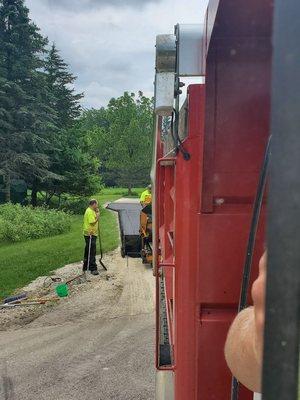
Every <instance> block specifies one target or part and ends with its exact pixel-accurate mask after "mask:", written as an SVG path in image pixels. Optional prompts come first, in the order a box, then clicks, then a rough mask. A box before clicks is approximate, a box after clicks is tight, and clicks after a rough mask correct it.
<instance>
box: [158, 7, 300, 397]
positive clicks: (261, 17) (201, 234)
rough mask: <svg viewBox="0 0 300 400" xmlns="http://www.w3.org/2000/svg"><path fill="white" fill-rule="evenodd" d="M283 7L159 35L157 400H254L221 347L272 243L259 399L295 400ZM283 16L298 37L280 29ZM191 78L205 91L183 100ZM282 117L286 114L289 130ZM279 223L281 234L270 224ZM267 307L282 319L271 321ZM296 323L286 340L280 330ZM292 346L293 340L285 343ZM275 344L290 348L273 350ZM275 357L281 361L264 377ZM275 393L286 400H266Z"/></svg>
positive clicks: (243, 11)
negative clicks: (284, 287)
mask: <svg viewBox="0 0 300 400" xmlns="http://www.w3.org/2000/svg"><path fill="white" fill-rule="evenodd" d="M281 3H282V2H280V1H278V4H276V7H277V8H276V7H275V11H274V2H273V1H272V0H251V1H249V0H247V1H246V0H220V1H218V0H211V1H210V2H209V5H208V9H207V13H206V16H205V19H204V21H203V22H204V23H203V25H200V24H199V25H177V26H176V27H175V33H174V34H164V35H159V36H157V42H156V75H155V113H156V134H155V155H154V165H153V171H152V179H153V186H154V204H153V230H154V234H153V250H154V257H153V267H154V274H155V277H156V368H157V379H156V400H230V399H233V400H236V399H238V398H239V399H240V400H250V399H253V396H254V394H253V393H252V392H250V391H248V390H247V389H246V388H244V387H243V386H242V385H239V384H238V383H237V382H236V381H234V380H233V378H232V376H231V374H230V371H229V369H228V368H227V366H226V363H225V359H224V343H225V339H226V335H227V332H228V329H229V326H230V324H231V322H232V320H233V318H234V317H235V316H236V314H237V312H238V310H239V308H241V304H242V303H243V305H242V306H243V307H244V306H247V305H248V304H251V298H250V295H249V288H250V287H251V283H252V281H253V279H255V278H256V276H257V267H258V261H259V258H260V256H261V255H262V253H263V249H264V246H265V245H266V242H268V248H269V260H270V265H271V267H273V272H272V277H271V278H269V282H268V307H269V308H268V310H267V330H266V340H268V343H269V344H268V349H267V350H266V355H265V357H266V359H265V373H264V390H265V392H264V396H265V397H264V398H265V399H267V400H275V399H276V400H277V399H280V400H282V399H286V400H287V399H289V400H296V399H297V397H295V396H296V391H295V388H296V386H297V383H296V381H297V378H296V375H297V368H298V361H296V359H297V360H298V358H297V355H298V354H299V347H297V346H299V267H298V270H296V265H297V262H298V266H299V262H300V254H299V252H300V250H299V245H298V248H297V246H296V245H295V243H296V242H297V240H298V244H299V232H300V230H299V228H300V226H299V220H300V210H299V204H300V180H299V177H298V178H297V174H298V172H299V167H300V166H299V157H298V159H297V157H296V150H295V149H300V139H299V138H300V134H299V133H298V139H297V137H296V136H297V135H296V134H295V132H297V129H298V132H300V122H299V114H300V113H299V112H298V116H297V111H296V109H295V106H294V105H293V104H292V102H291V98H290V97H289V94H290V93H297V92H296V87H297V90H298V97H297V99H298V105H299V93H300V85H299V76H297V73H296V68H295V67H296V66H297V65H298V66H299V54H300V52H299V44H298V42H297V41H296V40H295V38H294V37H293V32H294V35H295V34H296V32H298V33H299V27H298V25H297V24H299V19H298V17H299V13H300V4H298V3H297V2H295V1H292V0H288V1H287V2H284V4H285V5H284V6H283V4H281ZM288 3H289V4H288ZM291 10H294V15H293V16H292V15H291V13H290V11H291ZM292 14H293V13H292ZM274 15H275V18H274ZM290 18H292V20H291V21H290V23H291V24H292V25H293V27H294V28H295V26H296V28H295V29H294V30H292V29H287V28H284V24H285V23H287V20H288V19H290ZM274 21H275V22H274ZM292 21H294V22H292ZM296 21H298V23H296ZM273 26H274V36H273ZM283 38H285V40H288V43H289V44H288V45H287V44H286V45H287V46H289V50H290V53H289V55H290V57H291V58H290V59H288V55H286V54H285V52H284V43H287V42H284V41H283ZM298 38H299V37H298ZM272 43H273V44H274V47H273V45H272ZM273 48H275V50H274V51H273ZM291 52H294V53H291ZM297 57H298V58H297ZM293 63H294V64H293ZM272 71H273V74H274V75H273V83H272ZM288 71H289V73H290V75H288ZM298 72H300V70H299V71H298ZM280 74H283V75H282V76H284V77H285V79H286V81H285V84H282V83H281V82H280V80H279V79H278V78H279V76H280ZM298 75H299V74H298ZM185 77H198V78H200V82H201V83H198V84H192V85H190V86H188V88H187V95H186V98H185V99H182V97H183V96H182V88H183V83H182V81H183V79H184V78H185ZM292 78H293V79H294V85H296V86H295V87H293V84H292V82H291V79H292ZM280 85H282V86H281V89H280ZM285 85H286V86H285ZM281 90H282V92H281ZM280 92H281V93H282V94H281V93H280ZM272 93H273V103H272V104H273V107H272V113H271V100H272ZM284 93H285V94H286V95H287V96H286V97H285V99H283V98H282V95H283V94H284ZM295 96H296V94H295ZM292 98H293V96H292ZM283 100H284V101H283ZM294 100H295V98H294ZM287 104H288V105H289V106H290V107H291V108H287ZM283 109H286V110H288V109H289V110H290V115H289V116H288V117H289V119H287V117H286V116H285V114H284V113H283ZM278 114H280V115H281V119H280V124H279V125H280V126H279V125H278V123H277V122H278V120H279V117H278ZM274 121H277V122H274ZM283 130H285V136H283V135H282V132H283ZM271 132H272V134H273V136H274V137H273V139H272V140H273V142H274V143H272V144H271V146H272V149H273V153H274V154H272V157H273V160H272V165H271V178H269V173H268V165H267V163H268V159H269V155H270V148H269V138H270V133H271ZM295 146H296V147H295ZM282 160H286V161H285V165H284V163H283V161H282ZM288 165H289V166H291V168H290V174H289V175H287V170H286V168H287V166H288ZM279 166H281V169H280V170H279ZM297 171H298V172H297ZM267 179H270V180H271V188H270V194H268V195H267V194H266V191H267V190H266V180H267ZM268 182H269V181H268ZM268 182H267V186H268V185H269V184H268ZM278 182H280V184H281V185H279V184H278ZM289 183H290V185H291V186H290V188H291V190H293V194H291V196H287V192H288V190H287V185H288V184H289ZM269 199H270V201H269ZM292 199H293V200H292ZM296 199H298V200H299V202H298V203H297V201H296ZM292 203H293V206H294V209H293V217H292V215H290V214H289V213H290V212H291V210H290V209H289V207H290V206H291V205H292ZM297 204H298V205H297ZM267 205H270V206H269V210H270V211H269V218H268V222H266V219H267V217H266V215H267V212H266V209H267ZM280 211H281V212H282V213H283V214H282V215H283V217H282V218H283V219H282V220H281V221H285V222H286V224H284V227H282V225H280V222H279V221H278V212H280ZM297 218H298V219H297ZM296 219H297V220H296ZM288 222H289V227H288V224H287V223H288ZM293 224H294V225H293ZM266 226H268V232H269V236H268V238H267V235H266ZM279 226H280V229H279ZM291 227H292V228H291ZM293 232H297V235H298V236H296V235H294V236H293V234H292V233H293ZM288 240H289V242H288V243H289V244H287V241H288ZM295 241H296V242H295ZM280 246H283V247H281V249H282V252H279V251H278V248H280ZM284 246H286V248H284ZM289 246H290V247H291V248H293V252H291V251H289ZM293 246H294V247H293ZM283 256H284V257H285V258H283ZM288 257H290V261H291V263H290V267H289V270H288V271H287V270H285V271H283V270H282V268H281V269H280V265H281V267H282V265H284V264H286V260H287V258H288ZM297 260H298V261H297ZM271 267H270V268H271ZM293 274H294V276H295V280H296V283H295V282H293V280H292V278H291V277H292V275H293ZM279 277H281V278H282V279H284V282H285V284H289V285H291V286H290V290H291V296H292V297H289V298H288V297H287V294H286V292H287V290H285V291H283V290H282V288H281V287H280V285H279V281H280V279H281V278H279ZM283 277H284V278H283ZM276 293H278V296H280V298H279V299H278V296H277V295H276ZM297 294H298V298H297ZM241 302H242V303H241ZM271 304H272V307H273V311H274V307H275V309H276V310H277V311H278V310H279V309H280V310H281V311H280V313H279V312H277V313H275V314H276V315H275V314H274V312H273V311H272V310H271V307H270V305H271ZM276 307H277V308H276ZM297 307H298V308H297ZM270 310H271V311H270ZM282 313H283V314H284V315H283V314H282ZM279 314H280V316H279ZM291 315H293V317H294V319H293V318H291ZM291 320H292V322H291ZM291 323H292V326H291V327H290V328H291V330H289V329H287V328H286V329H285V330H284V329H281V331H280V332H281V333H278V332H279V331H278V332H277V333H276V332H275V331H276V329H277V330H278V329H279V328H278V327H279V325H280V326H281V327H283V326H284V325H285V324H291ZM275 325H276V327H275V328H274V326H275ZM285 327H287V325H285ZM273 329H275V331H274V330H273ZM287 331H289V333H287ZM287 335H290V336H289V340H285V339H283V337H285V338H286V336H287ZM297 335H298V340H297V339H296V338H297ZM280 340H281V341H280ZM283 340H284V341H285V343H289V345H287V347H289V346H290V347H289V348H287V347H286V348H285V350H282V352H280V351H278V350H279V347H280V343H281V342H282V341H283ZM272 346H273V347H272ZM278 346H279V347H278ZM272 349H273V352H272ZM275 349H276V351H275ZM297 351H298V353H297ZM275 353H276V354H277V355H278V357H279V358H277V359H276V365H275V366H274V365H273V366H272V368H271V367H270V365H272V363H273V364H274V357H275ZM272 357H273V359H272ZM272 360H273V361H272ZM280 360H281V361H282V362H283V361H284V360H285V362H288V367H287V364H284V363H283V364H284V365H285V367H286V370H285V371H287V370H289V371H291V368H293V369H292V370H293V373H290V374H291V375H289V376H285V377H284V378H283V376H282V375H283V374H284V369H283V368H284V367H283V364H282V363H281V361H280ZM296 364H297V365H296ZM271 381H272V382H273V383H272V384H270V382H271ZM275 393H281V396H279V397H278V396H277V397H273V396H274V394H275Z"/></svg>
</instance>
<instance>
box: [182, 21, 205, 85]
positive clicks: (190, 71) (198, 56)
mask: <svg viewBox="0 0 300 400" xmlns="http://www.w3.org/2000/svg"><path fill="white" fill-rule="evenodd" d="M175 34H176V37H177V71H176V72H177V73H178V76H179V77H184V76H204V75H205V61H204V60H205V34H204V25H203V24H178V25H176V26H175Z"/></svg>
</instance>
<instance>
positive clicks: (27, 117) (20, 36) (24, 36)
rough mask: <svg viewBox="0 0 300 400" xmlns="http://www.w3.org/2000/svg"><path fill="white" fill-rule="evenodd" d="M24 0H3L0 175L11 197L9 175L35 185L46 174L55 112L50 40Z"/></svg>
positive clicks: (0, 24) (0, 11) (0, 17)
mask: <svg viewBox="0 0 300 400" xmlns="http://www.w3.org/2000/svg"><path fill="white" fill-rule="evenodd" d="M28 14H29V11H28V9H27V8H26V7H25V5H24V0H0V174H1V175H2V176H4V177H5V181H6V200H7V201H9V199H10V196H9V194H10V178H11V177H12V176H19V177H25V176H26V178H27V180H30V181H31V182H32V184H33V185H34V181H35V180H36V179H39V180H40V179H47V177H49V176H51V172H50V171H49V166H50V162H49V158H48V157H47V155H45V153H46V150H47V149H49V148H50V147H51V135H52V134H53V132H54V131H55V129H56V126H55V112H54V110H53V109H52V108H51V106H50V103H49V94H48V92H47V85H46V76H45V73H44V72H43V71H42V69H43V67H44V60H43V59H44V54H45V51H46V50H45V47H46V45H47V39H45V38H44V37H43V36H42V35H41V34H40V33H39V29H38V27H37V26H36V25H35V24H34V23H33V22H32V21H31V20H30V18H29V15H28Z"/></svg>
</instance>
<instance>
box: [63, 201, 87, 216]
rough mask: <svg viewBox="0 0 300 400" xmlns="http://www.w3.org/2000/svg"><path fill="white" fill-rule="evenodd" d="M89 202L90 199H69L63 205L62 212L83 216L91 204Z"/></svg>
mask: <svg viewBox="0 0 300 400" xmlns="http://www.w3.org/2000/svg"><path fill="white" fill-rule="evenodd" d="M89 200H90V199H89V198H88V197H79V198H69V199H67V200H66V201H65V202H64V203H63V205H62V210H63V211H67V212H71V213H72V214H79V215H83V214H84V212H85V210H86V208H87V206H88V204H89Z"/></svg>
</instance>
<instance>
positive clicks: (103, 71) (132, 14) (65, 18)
mask: <svg viewBox="0 0 300 400" xmlns="http://www.w3.org/2000/svg"><path fill="white" fill-rule="evenodd" d="M206 3H207V1H206V0H189V1H183V0H26V4H27V6H28V7H29V9H30V13H31V18H32V19H33V20H34V21H35V22H36V23H37V25H38V26H39V27H40V28H41V30H42V33H43V34H44V35H46V36H48V38H49V40H50V41H54V42H55V43H56V45H57V47H58V48H59V49H60V51H61V54H62V56H63V58H64V59H65V61H66V62H68V64H69V65H70V68H71V70H72V72H74V74H75V75H77V77H78V79H77V82H76V89H77V90H78V91H80V92H84V94H85V98H84V100H83V106H84V107H95V108H98V107H101V106H105V105H106V104H107V102H108V101H109V99H110V98H111V97H116V96H120V95H122V93H123V92H124V91H130V92H137V91H138V90H142V91H143V92H144V93H145V94H146V95H149V96H150V95H152V93H153V75H154V44H155V36H156V35H157V34H160V33H172V32H173V26H174V25H175V24H176V23H177V22H181V23H201V22H203V18H204V12H205V8H206Z"/></svg>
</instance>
